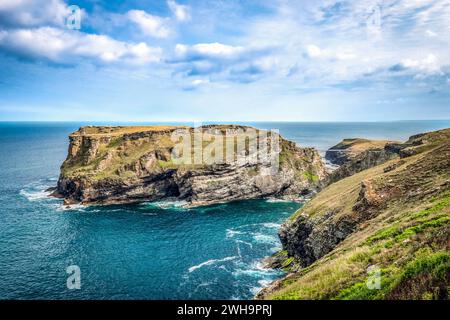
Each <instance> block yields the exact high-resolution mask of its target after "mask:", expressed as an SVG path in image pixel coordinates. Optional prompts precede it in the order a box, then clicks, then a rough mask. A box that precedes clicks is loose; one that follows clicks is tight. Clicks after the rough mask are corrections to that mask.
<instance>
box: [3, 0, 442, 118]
mask: <svg viewBox="0 0 450 320" xmlns="http://www.w3.org/2000/svg"><path fill="white" fill-rule="evenodd" d="M420 119H450V0H384V1H377V0H371V1H367V0H360V1H354V0H353V1H334V0H323V1H317V0H311V1H309V0H303V1H302V0H296V1H294V0H293V1H290V0H226V1H225V0H167V1H166V0H148V1H142V0H130V1H126V2H125V1H113V0H108V1H103V0H91V1H77V0H73V1H70V2H67V1H63V0H0V121H2V120H3V121H15V120H26V121H33V120H38V121H139V122H142V121H148V122H150V121H158V122H160V121H183V122H187V121H197V122H198V121H388V120H420Z"/></svg>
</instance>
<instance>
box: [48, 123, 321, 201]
mask: <svg viewBox="0 0 450 320" xmlns="http://www.w3.org/2000/svg"><path fill="white" fill-rule="evenodd" d="M255 132H256V135H255ZM186 137H187V138H186ZM266 137H268V138H267V139H266ZM239 141H241V143H239ZM242 141H243V142H242ZM278 141H279V144H276V143H275V142H278ZM277 145H278V147H277ZM187 147H190V148H188V149H186V148H187ZM271 148H272V149H273V150H272V149H271ZM275 148H278V150H275ZM186 150H189V151H186ZM222 151H223V156H222ZM274 153H275V154H276V155H277V157H276V159H275V158H274V157H273V154H274ZM175 155H177V156H176V157H175ZM180 159H181V160H183V161H180ZM275 164H276V167H278V168H275V171H274V165H275ZM325 176H326V171H325V169H324V166H323V164H322V161H321V159H320V156H319V155H318V153H317V152H316V150H314V149H311V148H299V147H298V146H296V145H295V143H293V142H290V141H287V140H285V139H283V138H282V137H280V136H279V135H276V134H273V135H271V134H270V133H269V134H268V133H267V132H266V131H263V130H256V129H254V128H250V127H245V126H224V125H220V126H219V125H218V126H204V127H201V128H196V129H194V128H187V127H170V126H156V127H83V128H80V130H78V131H77V132H74V133H73V134H71V135H70V146H69V152H68V156H67V159H66V160H65V162H64V163H63V165H62V167H61V175H60V178H59V181H58V187H57V192H58V193H59V194H60V195H61V196H62V197H64V199H65V203H67V204H71V203H82V204H90V203H102V204H107V203H132V202H142V201H157V200H164V199H176V200H182V201H186V202H187V203H188V205H206V204H212V203H219V202H226V201H231V200H240V199H252V198H262V197H280V198H289V197H292V198H297V197H299V196H302V195H307V194H310V193H313V192H315V191H316V190H317V188H318V185H319V181H320V180H322V179H324V178H325Z"/></svg>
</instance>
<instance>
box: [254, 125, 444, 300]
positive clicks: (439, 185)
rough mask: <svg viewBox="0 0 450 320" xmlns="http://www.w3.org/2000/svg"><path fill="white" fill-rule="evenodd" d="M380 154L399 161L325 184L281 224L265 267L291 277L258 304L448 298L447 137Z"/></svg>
mask: <svg viewBox="0 0 450 320" xmlns="http://www.w3.org/2000/svg"><path fill="white" fill-rule="evenodd" d="M385 148H387V149H389V150H388V151H387V152H389V153H395V154H398V156H397V157H396V158H394V159H392V160H389V161H387V162H385V163H383V164H381V165H378V166H375V167H373V168H370V169H368V170H364V171H361V172H359V173H356V174H354V175H352V176H350V177H347V178H345V179H342V180H340V181H338V182H335V183H332V184H331V185H329V186H328V187H326V188H325V189H324V190H322V191H321V192H319V193H318V194H317V195H315V196H314V198H313V199H312V200H311V201H310V202H309V203H307V204H306V205H305V206H304V207H303V208H301V209H300V210H299V211H298V212H296V213H295V214H294V215H293V216H292V217H291V218H290V219H289V220H288V221H286V222H285V223H284V224H283V226H282V228H281V230H280V232H279V236H280V239H281V242H282V244H283V251H281V252H279V253H278V254H276V255H275V256H274V257H273V258H272V259H271V260H270V263H272V266H275V267H282V268H284V269H285V270H287V271H289V272H290V273H289V274H288V275H287V276H286V278H285V279H282V280H279V281H276V282H274V283H273V284H272V285H271V286H270V287H269V288H266V289H264V290H263V291H262V292H261V293H260V294H259V295H258V298H271V299H324V298H325V299H329V298H333V299H335V298H337V299H381V298H385V299H422V298H435V299H445V298H448V297H449V292H448V287H449V284H450V254H449V253H448V252H449V249H450V242H449V239H450V229H449V228H450V129H447V130H441V131H437V132H432V133H428V134H421V135H416V136H413V137H411V138H410V139H409V140H408V141H407V142H406V143H404V144H400V143H398V144H387V145H386V146H385ZM350 162H351V161H350ZM372 267H376V268H378V269H376V270H380V271H377V272H379V275H380V277H381V283H380V288H379V289H377V290H371V289H370V286H367V281H369V280H370V277H371V273H370V271H368V270H369V269H370V268H372ZM372 269H373V268H372ZM370 270H371V269H370Z"/></svg>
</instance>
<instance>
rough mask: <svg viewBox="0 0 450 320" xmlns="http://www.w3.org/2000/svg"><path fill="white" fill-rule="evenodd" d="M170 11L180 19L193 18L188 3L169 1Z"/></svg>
mask: <svg viewBox="0 0 450 320" xmlns="http://www.w3.org/2000/svg"><path fill="white" fill-rule="evenodd" d="M167 5H168V6H169V9H170V11H172V13H173V15H174V16H175V18H176V19H177V20H178V21H182V22H183V21H188V20H190V19H191V13H190V8H189V6H187V5H182V4H178V3H176V2H175V1H174V0H169V1H167Z"/></svg>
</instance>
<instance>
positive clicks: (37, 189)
mask: <svg viewBox="0 0 450 320" xmlns="http://www.w3.org/2000/svg"><path fill="white" fill-rule="evenodd" d="M56 180H57V179H56V178H46V179H40V180H38V181H35V182H32V183H29V184H27V185H25V186H24V187H23V188H22V189H21V190H20V191H19V194H20V195H21V196H23V197H25V198H27V200H28V201H39V200H48V199H54V198H50V195H51V193H52V192H51V191H47V190H48V189H49V188H51V187H54V186H55V181H56Z"/></svg>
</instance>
